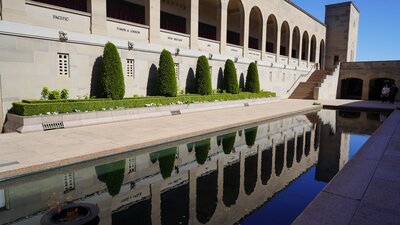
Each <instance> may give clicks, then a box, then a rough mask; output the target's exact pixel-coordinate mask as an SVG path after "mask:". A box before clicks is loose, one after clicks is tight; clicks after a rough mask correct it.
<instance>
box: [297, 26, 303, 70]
mask: <svg viewBox="0 0 400 225" xmlns="http://www.w3.org/2000/svg"><path fill="white" fill-rule="evenodd" d="M299 35H300V41H299V65H298V66H300V65H301V61H302V59H301V54H302V51H303V36H302V35H301V32H300V31H299Z"/></svg>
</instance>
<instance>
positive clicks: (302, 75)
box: [286, 63, 317, 93]
mask: <svg viewBox="0 0 400 225" xmlns="http://www.w3.org/2000/svg"><path fill="white" fill-rule="evenodd" d="M314 68H317V63H316V64H314V65H313V66H312V67H311V69H310V71H308V72H307V73H306V74H301V75H300V76H299V77H298V78H297V79H296V80H295V81H294V82H293V84H292V86H290V88H289V90H287V91H286V93H289V91H290V90H292V88H293V87H294V86H295V85H296V83H297V81H299V80H300V78H302V77H307V76H308V75H310V74H311V73H313V72H314V70H313V69H314Z"/></svg>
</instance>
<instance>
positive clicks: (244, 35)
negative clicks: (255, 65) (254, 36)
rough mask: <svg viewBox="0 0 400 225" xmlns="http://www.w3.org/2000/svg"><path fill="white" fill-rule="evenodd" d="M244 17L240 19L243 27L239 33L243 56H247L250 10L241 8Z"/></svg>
mask: <svg viewBox="0 0 400 225" xmlns="http://www.w3.org/2000/svg"><path fill="white" fill-rule="evenodd" d="M243 16H244V18H242V19H241V21H242V23H244V24H243V25H242V28H243V30H242V31H243V32H242V35H240V39H242V40H241V43H243V57H248V55H249V36H250V32H249V28H250V11H248V10H245V9H243Z"/></svg>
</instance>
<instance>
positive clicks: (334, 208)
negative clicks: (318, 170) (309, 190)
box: [292, 192, 359, 225]
mask: <svg viewBox="0 0 400 225" xmlns="http://www.w3.org/2000/svg"><path fill="white" fill-rule="evenodd" d="M358 204H359V202H358V201H356V200H353V199H349V198H344V197H341V196H338V195H334V194H330V193H326V192H321V193H320V194H319V195H318V196H317V197H316V198H315V200H314V201H313V202H312V203H311V204H310V205H308V206H307V208H306V210H305V211H304V212H303V213H302V214H301V215H300V216H299V217H298V218H297V219H296V221H294V223H292V225H301V224H307V225H346V224H349V223H350V222H351V219H352V217H353V215H354V213H355V212H356V210H357V207H358ZM327 215H329V216H327Z"/></svg>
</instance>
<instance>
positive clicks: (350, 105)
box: [320, 99, 400, 110]
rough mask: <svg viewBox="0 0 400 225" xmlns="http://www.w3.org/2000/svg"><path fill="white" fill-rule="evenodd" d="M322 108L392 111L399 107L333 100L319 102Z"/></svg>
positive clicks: (396, 104) (370, 102) (376, 102)
mask: <svg viewBox="0 0 400 225" xmlns="http://www.w3.org/2000/svg"><path fill="white" fill-rule="evenodd" d="M320 102H321V104H322V105H324V108H333V109H334V108H340V109H346V108H347V109H359V110H363V109H377V110H393V109H396V108H397V107H400V102H395V103H394V104H390V103H387V102H386V103H382V102H381V101H363V100H346V99H333V100H321V101H320Z"/></svg>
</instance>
